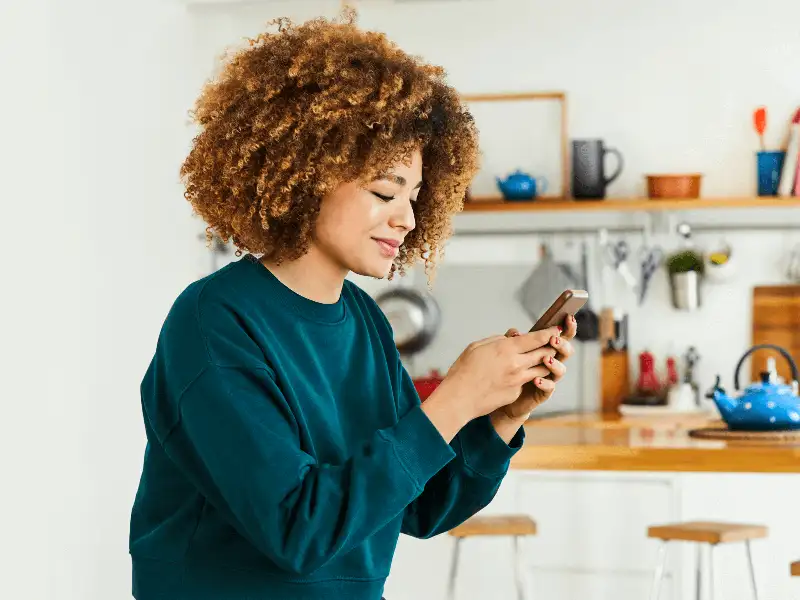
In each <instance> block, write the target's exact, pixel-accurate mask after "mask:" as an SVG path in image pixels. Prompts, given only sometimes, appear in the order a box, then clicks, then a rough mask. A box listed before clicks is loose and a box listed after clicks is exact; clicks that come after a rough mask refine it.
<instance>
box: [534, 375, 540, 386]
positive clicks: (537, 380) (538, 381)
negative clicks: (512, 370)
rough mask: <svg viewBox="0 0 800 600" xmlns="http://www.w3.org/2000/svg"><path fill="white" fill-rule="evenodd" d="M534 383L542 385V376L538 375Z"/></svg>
mask: <svg viewBox="0 0 800 600" xmlns="http://www.w3.org/2000/svg"><path fill="white" fill-rule="evenodd" d="M534 383H535V384H536V385H542V379H541V377H537V378H536V381H534Z"/></svg>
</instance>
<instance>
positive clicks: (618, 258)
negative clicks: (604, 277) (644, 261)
mask: <svg viewBox="0 0 800 600" xmlns="http://www.w3.org/2000/svg"><path fill="white" fill-rule="evenodd" d="M602 248H603V252H604V254H605V259H606V262H607V263H608V264H609V265H610V266H611V267H612V268H613V269H614V270H615V271H616V272H617V273H619V274H620V275H621V276H622V278H623V279H624V280H625V283H627V284H628V286H630V288H631V289H633V288H635V287H636V277H634V276H633V273H631V269H630V267H629V266H628V256H629V255H630V248H629V247H628V243H627V242H626V241H625V240H620V241H618V242H616V243H611V242H607V243H605V244H604V245H603V246H602Z"/></svg>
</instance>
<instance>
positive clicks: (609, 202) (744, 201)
mask: <svg viewBox="0 0 800 600" xmlns="http://www.w3.org/2000/svg"><path fill="white" fill-rule="evenodd" d="M799 207H800V197H797V196H792V197H791V198H777V197H773V196H764V197H751V198H699V199H691V200H686V199H663V200H650V199H648V198H606V199H605V200H573V199H563V198H551V197H544V198H540V199H537V200H528V201H504V200H503V199H501V198H496V199H495V198H492V199H487V198H477V199H473V201H472V202H467V203H465V204H464V212H531V211H533V212H536V211H541V212H546V211H554V212H558V211H576V212H577V211H584V212H586V211H589V212H596V211H604V212H612V211H622V212H629V211H640V210H648V211H653V210H655V211H664V210H698V209H708V208H717V209H720V208H799Z"/></svg>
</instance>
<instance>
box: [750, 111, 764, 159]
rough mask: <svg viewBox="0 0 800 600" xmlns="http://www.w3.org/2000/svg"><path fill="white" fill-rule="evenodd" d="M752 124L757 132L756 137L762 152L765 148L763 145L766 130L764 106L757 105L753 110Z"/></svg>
mask: <svg viewBox="0 0 800 600" xmlns="http://www.w3.org/2000/svg"><path fill="white" fill-rule="evenodd" d="M753 126H754V127H755V129H756V133H757V134H758V139H759V141H760V143H761V150H762V152H763V151H764V150H766V146H765V145H764V132H765V131H766V130H767V109H766V107H764V106H759V107H758V108H757V109H756V110H755V111H754V112H753Z"/></svg>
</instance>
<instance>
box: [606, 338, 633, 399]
mask: <svg viewBox="0 0 800 600" xmlns="http://www.w3.org/2000/svg"><path fill="white" fill-rule="evenodd" d="M629 378H630V369H629V364H628V351H627V349H625V350H613V349H606V350H603V351H602V352H601V354H600V410H601V411H602V412H603V413H618V412H619V405H620V404H622V401H623V400H624V399H625V398H626V397H627V396H628V394H629V393H630V380H629Z"/></svg>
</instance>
